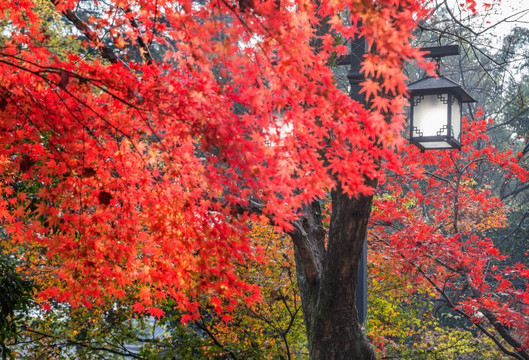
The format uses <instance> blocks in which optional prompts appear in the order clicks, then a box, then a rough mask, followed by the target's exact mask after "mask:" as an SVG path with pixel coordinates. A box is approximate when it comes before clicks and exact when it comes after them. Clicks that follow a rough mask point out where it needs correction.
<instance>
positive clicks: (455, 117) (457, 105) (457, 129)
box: [451, 96, 461, 140]
mask: <svg viewBox="0 0 529 360" xmlns="http://www.w3.org/2000/svg"><path fill="white" fill-rule="evenodd" d="M451 110H452V131H453V133H452V136H453V137H454V139H456V140H461V138H460V136H461V102H460V101H459V100H458V99H457V98H455V97H454V96H452V109H451Z"/></svg>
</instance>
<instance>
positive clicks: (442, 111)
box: [413, 94, 448, 137]
mask: <svg viewBox="0 0 529 360" xmlns="http://www.w3.org/2000/svg"><path fill="white" fill-rule="evenodd" d="M447 116H448V94H440V95H415V96H414V98H413V137H422V136H446V135H447Z"/></svg>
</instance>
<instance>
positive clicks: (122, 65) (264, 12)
mask: <svg viewBox="0 0 529 360" xmlns="http://www.w3.org/2000/svg"><path fill="white" fill-rule="evenodd" d="M39 4H41V3H39V2H33V1H31V0H21V1H17V2H13V1H9V0H3V1H1V5H2V6H0V17H1V18H4V19H6V21H7V25H6V26H5V31H4V33H6V34H7V35H6V36H4V35H3V38H2V43H1V44H2V45H1V52H0V70H1V71H0V116H1V119H2V122H1V124H0V126H1V132H0V134H1V135H0V137H1V141H2V144H3V146H2V147H1V148H0V173H1V174H2V185H1V188H0V192H1V194H2V198H3V200H4V201H3V202H2V203H1V204H0V212H1V213H0V217H1V218H2V226H3V227H4V229H5V230H6V232H7V233H8V240H7V241H5V244H4V246H6V247H7V248H8V250H9V249H11V250H13V251H16V250H19V249H20V248H31V247H38V248H39V249H41V252H42V253H41V254H40V256H41V260H42V262H43V263H46V262H47V261H52V262H58V263H59V264H60V267H58V268H55V269H54V270H55V271H56V275H57V277H58V280H59V281H60V282H61V286H49V287H47V288H46V289H44V290H43V291H42V292H41V293H40V295H39V297H40V301H42V302H43V303H42V304H43V307H44V308H47V307H49V305H48V304H46V302H47V301H51V300H52V299H57V300H59V301H68V302H69V303H70V304H71V305H72V306H74V307H76V306H79V305H84V306H87V307H92V306H98V305H101V304H103V303H104V301H107V300H108V299H117V300H119V299H122V298H124V297H125V296H126V295H127V292H128V291H134V292H135V296H136V298H137V299H138V301H136V302H135V304H133V308H134V310H135V311H137V312H146V313H148V314H150V315H153V316H155V317H160V316H163V314H164V312H163V310H162V309H161V306H160V304H162V303H163V301H166V300H167V299H172V300H173V301H175V303H176V304H177V307H178V309H179V310H181V311H184V312H185V313H186V315H184V317H183V320H184V321H192V320H197V319H198V318H199V317H200V312H199V307H200V305H201V304H200V303H199V301H198V299H199V298H200V297H201V296H205V295H206V296H207V299H208V302H209V304H210V306H213V307H214V308H215V309H216V310H217V312H218V315H219V316H220V317H221V319H222V318H223V319H224V320H226V321H227V320H229V319H230V315H229V313H227V312H226V311H227V310H229V308H230V306H232V304H233V302H234V301H238V300H240V299H243V301H246V302H247V303H248V304H253V303H254V302H255V301H257V300H258V299H259V297H260V294H259V289H258V287H257V286H256V285H253V284H249V283H248V282H246V281H244V279H242V278H241V277H240V276H238V274H237V273H236V271H235V268H236V266H235V265H236V263H237V262H241V261H244V260H254V259H255V260H258V259H259V257H260V253H261V249H260V248H259V246H253V245H252V244H251V242H250V241H249V239H248V232H249V231H250V222H249V221H250V220H251V221H253V222H264V223H268V222H270V223H272V224H273V225H274V226H275V227H276V228H277V229H280V230H283V231H285V232H286V233H287V234H288V235H289V236H290V237H291V239H292V240H293V244H294V248H295V255H294V256H295V258H296V263H297V268H298V271H297V274H298V283H299V286H300V291H301V300H302V305H303V312H304V320H305V326H306V328H307V335H308V342H309V350H310V354H311V357H312V358H322V357H325V356H327V357H331V358H351V357H355V358H358V359H364V358H374V357H375V353H374V351H373V349H372V348H371V346H370V344H369V342H368V341H367V339H366V338H365V336H364V334H363V332H362V329H361V327H360V324H359V323H358V320H357V318H356V314H355V311H356V310H355V308H354V288H355V284H354V282H355V281H354V280H355V279H356V276H357V268H358V260H359V255H360V249H361V247H362V243H363V241H364V238H365V233H366V227H367V220H368V218H369V215H370V210H371V203H372V196H373V193H374V188H375V186H376V183H377V182H378V181H384V180H385V172H386V170H387V169H389V170H394V171H397V172H399V173H401V172H402V171H404V167H403V165H402V161H401V157H400V156H399V155H398V152H397V151H396V148H397V147H398V146H401V145H402V144H403V139H402V138H401V136H400V133H401V130H402V127H403V124H404V115H403V114H404V112H403V107H404V105H405V94H406V86H405V80H406V77H405V76H404V75H403V73H402V67H403V64H404V61H406V60H410V59H414V58H419V57H420V55H421V53H420V51H419V50H418V49H413V48H412V47H411V46H410V44H409V41H410V39H411V31H412V29H413V28H414V26H415V24H416V21H417V20H418V19H421V18H423V17H424V16H426V15H427V14H428V10H427V9H426V8H425V3H424V2H423V1H420V0H401V1H394V0H379V1H376V2H373V1H368V0H354V1H343V2H322V3H313V2H310V1H306V0H296V1H245V0H241V1H238V2H235V1H227V0H219V1H206V2H202V3H198V2H192V1H179V2H174V1H171V2H164V1H161V2H160V1H122V0H120V1H112V2H109V3H107V4H105V5H104V6H103V5H101V7H100V8H99V10H98V11H97V12H96V15H97V16H90V17H89V18H86V19H82V18H81V17H79V15H78V12H79V9H80V8H82V6H83V3H80V2H77V1H55V2H53V5H54V7H55V9H56V10H57V11H58V12H60V13H61V14H62V15H63V16H64V17H65V18H66V19H68V20H69V21H70V22H71V23H72V24H73V26H75V28H76V29H77V31H76V32H75V33H74V35H73V36H74V37H77V38H78V39H80V41H81V42H82V44H83V47H84V49H86V50H85V51H86V53H89V52H94V51H96V52H98V54H99V57H93V58H92V57H91V56H85V54H84V53H83V52H80V51H65V52H64V53H63V54H62V55H61V56H59V55H57V53H55V52H54V51H52V50H51V49H50V48H49V47H48V41H49V36H50V35H49V34H47V33H46V28H45V26H44V22H43V19H42V14H41V13H39V11H38V9H39ZM467 4H468V7H469V9H470V10H471V11H476V3H475V1H472V0H468V1H467ZM346 10H347V11H346ZM344 14H348V16H349V17H350V18H351V19H352V21H351V22H349V21H345V22H344V21H343V20H342V16H344ZM360 24H361V25H360ZM105 34H108V35H107V36H108V38H106V37H105ZM333 34H340V36H341V38H343V39H348V38H352V37H354V36H357V35H359V36H362V37H364V38H365V39H366V40H367V43H368V44H369V48H370V49H369V52H368V54H367V55H366V57H365V59H364V61H363V65H362V72H363V73H364V75H365V76H366V79H365V82H364V83H363V87H364V89H363V93H365V96H366V98H367V100H368V102H369V106H367V107H364V106H363V105H362V104H360V103H358V102H356V101H354V100H352V99H350V98H349V97H348V96H347V95H346V94H344V93H343V92H342V91H340V90H339V89H338V88H337V87H336V85H335V83H334V78H333V74H332V71H331V70H330V69H329V67H328V64H329V63H331V62H332V59H334V58H335V57H336V56H337V55H342V54H344V53H345V52H346V50H347V47H346V46H345V44H344V43H341V42H339V41H335V40H336V39H335V37H334V36H333ZM134 51H137V52H136V53H135V52H134ZM133 59H137V60H133ZM410 168H411V169H412V170H413V168H414V167H413V165H410ZM329 191H330V193H331V200H330V201H331V203H332V213H331V215H330V219H329V221H330V227H329V231H328V234H327V236H326V234H325V228H324V226H323V223H324V219H323V214H322V211H321V203H322V202H325V201H326V199H327V197H326V196H327V193H328V192H329ZM321 199H323V200H321ZM131 289H132V290H131ZM469 306H470V304H469Z"/></svg>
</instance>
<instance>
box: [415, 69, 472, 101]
mask: <svg viewBox="0 0 529 360" xmlns="http://www.w3.org/2000/svg"><path fill="white" fill-rule="evenodd" d="M408 90H409V91H410V93H412V92H414V93H417V94H421V93H422V94H428V93H439V92H440V91H447V92H451V93H452V94H454V95H455V96H456V97H457V98H459V100H460V101H461V102H463V103H468V102H476V100H474V98H473V97H472V96H470V95H469V94H468V93H467V92H466V91H465V90H463V88H462V87H461V85H459V84H458V83H456V82H455V81H452V80H450V79H448V78H446V77H444V76H441V75H439V76H438V77H433V76H426V77H424V78H422V79H421V80H418V81H415V82H412V83H410V84H408Z"/></svg>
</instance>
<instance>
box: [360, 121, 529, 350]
mask: <svg viewBox="0 0 529 360" xmlns="http://www.w3.org/2000/svg"><path fill="white" fill-rule="evenodd" d="M482 115H483V113H478V114H477V115H476V120H474V121H468V122H466V123H465V128H466V132H465V135H464V136H463V138H462V144H463V150H462V151H460V152H456V153H451V154H450V156H446V155H445V154H442V152H440V151H432V152H428V153H425V154H419V153H418V151H417V150H416V149H414V148H409V149H407V150H406V152H408V155H409V156H410V158H419V159H420V160H419V161H420V163H421V165H422V166H423V167H424V169H425V176H424V178H423V179H422V180H413V179H412V178H409V177H403V176H395V177H392V178H391V179H390V181H388V182H387V183H386V184H384V185H383V186H381V187H379V196H378V197H377V199H376V201H375V202H374V211H373V215H372V222H373V229H372V231H371V233H370V234H371V236H372V237H373V241H371V245H372V247H373V251H374V252H375V253H376V256H377V257H381V256H382V257H385V258H386V259H388V260H389V259H394V260H389V261H392V264H393V265H394V266H393V267H392V269H391V270H392V272H393V273H394V274H396V275H397V276H406V274H413V276H412V277H410V278H408V282H407V287H408V288H409V289H410V290H411V289H413V288H414V287H416V288H417V289H418V290H420V289H424V288H427V289H429V291H430V292H431V293H434V294H436V295H437V297H438V298H439V300H438V302H439V303H440V304H441V305H443V306H446V307H447V308H449V309H450V310H451V311H453V312H454V313H455V314H454V315H457V316H459V317H461V318H462V319H464V320H468V323H467V327H468V328H470V329H471V330H478V331H479V332H480V333H481V334H482V335H484V336H486V337H487V338H488V340H489V341H492V342H494V344H496V345H497V346H498V347H499V348H500V350H501V351H502V352H503V353H504V354H505V355H509V356H512V357H514V358H517V359H527V358H529V354H528V353H527V348H528V347H529V338H528V337H527V334H529V328H528V327H529V312H528V307H527V305H528V304H529V292H528V284H529V282H528V280H529V272H528V269H527V267H525V266H524V265H522V264H520V263H515V264H514V265H511V264H510V263H509V262H507V261H506V260H507V259H508V256H504V255H501V254H500V252H499V250H498V249H497V248H496V246H495V245H494V243H493V242H492V240H491V238H490V237H488V236H487V234H488V232H489V231H490V230H492V229H498V228H502V227H504V226H505V224H506V212H507V211H508V210H507V208H506V207H505V206H504V204H503V203H502V201H501V200H500V199H499V198H498V197H496V196H493V195H492V193H491V191H490V189H488V188H487V187H483V186H476V185H477V183H476V182H475V181H474V177H475V176H476V172H478V171H480V170H481V169H483V168H486V169H488V171H494V170H495V169H501V170H502V171H504V172H505V174H506V177H507V178H510V177H514V178H518V179H519V180H520V181H522V182H524V183H525V182H527V181H528V179H529V177H528V174H529V173H528V171H527V170H526V169H524V168H523V167H521V166H520V164H519V162H518V160H519V157H518V156H519V154H515V153H513V152H512V150H507V151H503V152H502V151H498V150H497V149H495V148H494V147H493V146H492V145H491V144H490V142H489V138H488V136H487V135H486V133H485V130H486V127H487V124H488V122H487V121H485V120H483V119H480V116H482ZM490 122H492V121H490ZM394 276H395V275H394ZM408 276H409V275H408ZM385 277H386V275H385V274H384V273H382V274H381V275H380V279H385ZM423 291H424V290H423Z"/></svg>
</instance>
